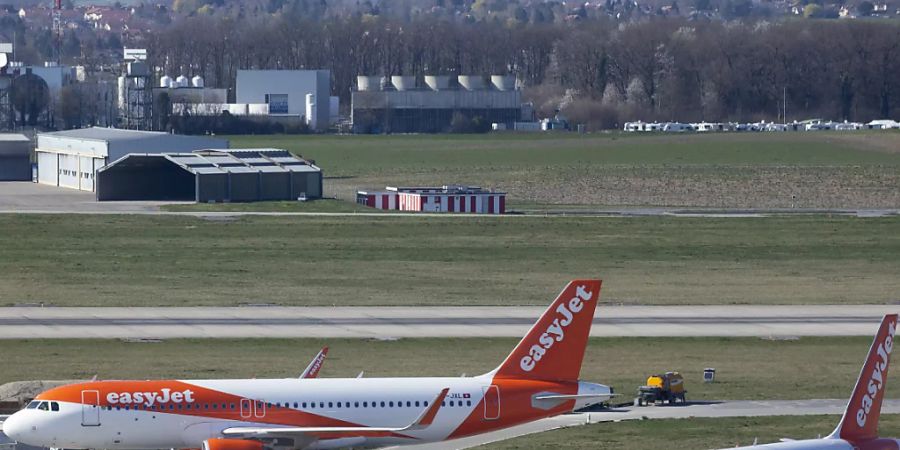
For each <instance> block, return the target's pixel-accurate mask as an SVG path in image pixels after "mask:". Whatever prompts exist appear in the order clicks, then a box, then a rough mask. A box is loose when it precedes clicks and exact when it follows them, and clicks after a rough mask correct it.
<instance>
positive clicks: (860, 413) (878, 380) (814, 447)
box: [741, 314, 900, 450]
mask: <svg viewBox="0 0 900 450" xmlns="http://www.w3.org/2000/svg"><path fill="white" fill-rule="evenodd" d="M896 331H897V314H890V315H887V316H884V319H883V320H882V321H881V328H879V330H878V334H876V335H875V341H874V342H872V347H871V348H870V349H869V357H868V358H866V362H865V364H863V368H862V372H860V374H859V379H858V380H856V388H855V389H854V390H853V395H852V396H851V397H850V403H848V404H847V409H846V410H845V411H844V415H843V417H841V423H839V424H838V426H837V428H835V429H834V431H833V432H832V433H831V434H830V435H829V436H828V437H825V438H822V439H806V440H802V441H790V440H787V441H785V442H779V443H776V444H766V445H754V446H751V447H741V448H745V449H765V450H900V441H898V440H896V439H888V438H879V437H878V418H879V416H880V415H881V401H882V400H883V399H884V386H885V382H887V375H888V365H889V364H890V362H891V351H892V350H893V349H894V333H895V332H896Z"/></svg>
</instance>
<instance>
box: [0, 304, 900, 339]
mask: <svg viewBox="0 0 900 450" xmlns="http://www.w3.org/2000/svg"><path fill="white" fill-rule="evenodd" d="M544 309H545V308H544V307H517V306H509V307H499V306H493V307H308V308H304V307H267V306H257V307H230V308H223V307H197V308H55V307H47V308H42V307H8V308H0V339H19V338H35V337H40V338H163V337H165V338H262V337H274V338H291V337H293V338H301V337H317V338H341V337H351V338H376V339H393V338H409V337H521V336H523V335H524V334H525V332H526V331H527V330H528V329H529V328H530V326H531V325H532V324H533V323H534V322H535V321H536V320H537V318H538V317H539V316H540V315H541V313H542V312H543V311H544ZM898 310H900V305H831V306H771V305H761V306H605V305H601V306H600V307H599V308H598V310H597V313H596V317H595V320H594V327H593V328H592V330H591V335H592V336H622V337H632V336H760V337H774V338H783V337H792V336H870V335H871V334H872V333H873V332H874V330H875V329H876V328H877V326H878V323H879V321H880V319H881V317H882V316H883V315H884V314H887V313H893V312H897V311H898Z"/></svg>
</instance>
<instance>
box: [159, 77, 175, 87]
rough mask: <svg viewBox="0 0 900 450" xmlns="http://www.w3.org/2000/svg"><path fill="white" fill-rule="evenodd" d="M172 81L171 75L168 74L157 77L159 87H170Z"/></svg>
mask: <svg viewBox="0 0 900 450" xmlns="http://www.w3.org/2000/svg"><path fill="white" fill-rule="evenodd" d="M172 83H173V80H172V77H170V76H168V75H163V76H162V77H161V78H160V79H159V87H164V88H170V87H172Z"/></svg>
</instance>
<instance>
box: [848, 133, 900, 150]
mask: <svg viewBox="0 0 900 450" xmlns="http://www.w3.org/2000/svg"><path fill="white" fill-rule="evenodd" d="M832 138H833V139H834V140H835V141H836V142H841V143H844V144H847V145H848V146H850V147H853V148H858V149H860V150H874V151H879V152H885V153H900V133H898V132H892V131H884V132H879V133H847V134H837V135H834V136H833V137H832Z"/></svg>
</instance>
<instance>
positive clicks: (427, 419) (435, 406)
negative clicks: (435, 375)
mask: <svg viewBox="0 0 900 450" xmlns="http://www.w3.org/2000/svg"><path fill="white" fill-rule="evenodd" d="M448 392H450V388H444V389H443V390H441V393H440V394H438V396H437V397H435V398H434V401H432V402H431V405H430V406H429V407H428V408H427V409H426V410H425V411H423V412H422V414H421V415H419V417H418V418H417V419H416V421H415V422H413V423H411V424H410V425H409V426H408V427H406V428H404V431H407V430H421V429H422V428H426V427H428V426H429V425H431V424H432V423H433V422H434V418H435V417H436V416H437V413H438V410H439V409H441V404H442V403H443V402H444V398H446V397H447V393H448Z"/></svg>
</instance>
